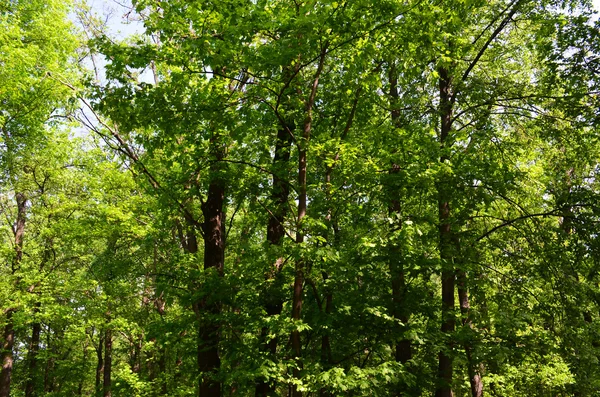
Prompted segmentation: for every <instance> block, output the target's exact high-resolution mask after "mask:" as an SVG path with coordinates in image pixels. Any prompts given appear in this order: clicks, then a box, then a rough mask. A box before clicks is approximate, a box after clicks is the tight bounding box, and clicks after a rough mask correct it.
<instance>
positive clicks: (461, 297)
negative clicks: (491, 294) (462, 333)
mask: <svg viewBox="0 0 600 397" xmlns="http://www.w3.org/2000/svg"><path fill="white" fill-rule="evenodd" d="M456 278H457V284H458V301H459V304H460V314H461V316H462V324H463V327H469V328H473V323H472V321H471V317H470V313H469V309H470V306H469V294H468V289H467V274H466V272H465V271H464V270H462V269H459V270H458V271H457V276H456ZM464 348H465V355H466V356H467V366H468V368H467V370H468V373H469V383H470V384H471V396H472V397H482V396H483V382H482V380H481V372H482V370H483V364H481V363H480V364H476V363H474V362H473V354H472V349H471V345H470V343H469V341H467V342H466V343H465V344H464Z"/></svg>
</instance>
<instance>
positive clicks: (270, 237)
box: [255, 124, 294, 397]
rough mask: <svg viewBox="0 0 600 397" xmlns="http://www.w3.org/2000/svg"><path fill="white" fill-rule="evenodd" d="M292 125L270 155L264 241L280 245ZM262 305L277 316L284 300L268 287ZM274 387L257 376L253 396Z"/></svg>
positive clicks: (270, 348) (264, 345) (269, 347)
mask: <svg viewBox="0 0 600 397" xmlns="http://www.w3.org/2000/svg"><path fill="white" fill-rule="evenodd" d="M293 130H294V126H293V125H292V124H288V125H287V126H282V127H281V128H280V129H279V130H278V131H277V141H276V142H275V154H274V156H273V190H272V191H271V199H272V201H273V202H274V203H275V209H274V210H273V213H272V214H271V216H270V217H269V223H268V225H267V241H268V242H269V244H270V245H272V246H278V245H281V242H282V240H283V238H284V237H285V229H284V226H283V222H284V220H285V216H286V215H287V207H288V199H289V195H290V187H289V172H288V163H289V161H290V149H291V145H292V135H291V134H292V132H293ZM282 263H283V258H279V259H277V261H276V263H275V266H274V268H273V269H271V271H270V274H268V275H267V278H268V279H277V278H279V277H280V267H281V264H282ZM274 284H275V285H274V287H273V288H277V283H274ZM265 295H266V296H265V300H266V304H265V309H266V312H267V316H276V315H279V314H281V310H282V309H283V300H282V299H281V297H279V296H277V295H276V294H274V293H272V292H271V291H269V290H267V291H266V293H265ZM268 334H269V329H268V328H267V327H263V328H262V329H261V333H260V341H261V349H262V350H263V351H265V352H268V353H269V354H270V356H271V357H272V358H273V359H275V355H276V353H277V344H278V340H277V338H276V337H275V338H273V339H271V340H270V341H268V342H267V341H266V338H267V335H268ZM274 391H275V387H274V386H272V385H270V384H269V382H268V380H267V379H260V380H259V381H258V382H257V384H256V389H255V396H257V397H258V396H268V395H270V394H272V393H274Z"/></svg>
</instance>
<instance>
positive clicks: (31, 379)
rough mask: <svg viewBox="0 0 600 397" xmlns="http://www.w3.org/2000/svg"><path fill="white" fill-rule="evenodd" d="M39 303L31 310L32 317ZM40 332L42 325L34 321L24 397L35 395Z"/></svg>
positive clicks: (36, 311) (35, 313)
mask: <svg viewBox="0 0 600 397" xmlns="http://www.w3.org/2000/svg"><path fill="white" fill-rule="evenodd" d="M40 305H41V304H40V302H39V301H38V302H36V303H35V307H34V308H33V315H34V317H35V316H36V315H37V314H38V313H39V311H40ZM41 332H42V325H41V324H40V323H39V322H38V321H36V322H34V323H33V325H32V326H31V342H30V343H29V351H28V352H27V363H28V373H29V374H28V377H27V383H26V384H25V397H33V396H35V395H36V394H37V393H36V392H35V383H36V382H35V380H36V378H37V355H38V352H39V349H40V334H41Z"/></svg>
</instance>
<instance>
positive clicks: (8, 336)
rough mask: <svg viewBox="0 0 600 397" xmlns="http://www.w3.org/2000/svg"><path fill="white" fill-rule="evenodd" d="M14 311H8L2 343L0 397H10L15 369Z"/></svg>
mask: <svg viewBox="0 0 600 397" xmlns="http://www.w3.org/2000/svg"><path fill="white" fill-rule="evenodd" d="M13 312H14V310H13V309H9V310H7V311H6V325H5V326H4V335H3V337H4V342H3V343H2V372H0V397H10V382H11V376H12V369H13V348H14V344H15V330H14V328H13V319H12V317H13Z"/></svg>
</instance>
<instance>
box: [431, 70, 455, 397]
mask: <svg viewBox="0 0 600 397" xmlns="http://www.w3.org/2000/svg"><path fill="white" fill-rule="evenodd" d="M438 73H439V75H440V80H439V91H440V116H441V128H440V150H441V156H440V163H441V164H442V167H444V164H445V163H446V162H447V161H448V160H449V157H448V153H447V150H448V147H447V138H448V135H449V133H450V131H451V128H452V107H453V106H452V94H451V86H452V80H451V78H450V76H449V73H448V70H447V69H445V68H443V67H442V68H439V69H438ZM451 195H452V192H451V188H450V186H449V183H448V181H445V180H439V181H438V222H439V250H440V262H441V267H442V327H441V330H442V333H444V334H445V335H446V346H445V348H444V349H442V350H441V351H440V352H439V355H438V364H439V365H438V385H437V390H436V392H435V396H436V397H452V396H453V393H452V371H453V365H452V353H451V352H452V348H453V346H452V345H453V344H452V337H451V334H452V333H453V332H454V277H455V271H454V263H453V262H454V254H453V251H454V247H453V244H452V242H453V240H452V230H451V225H450V198H451Z"/></svg>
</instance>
